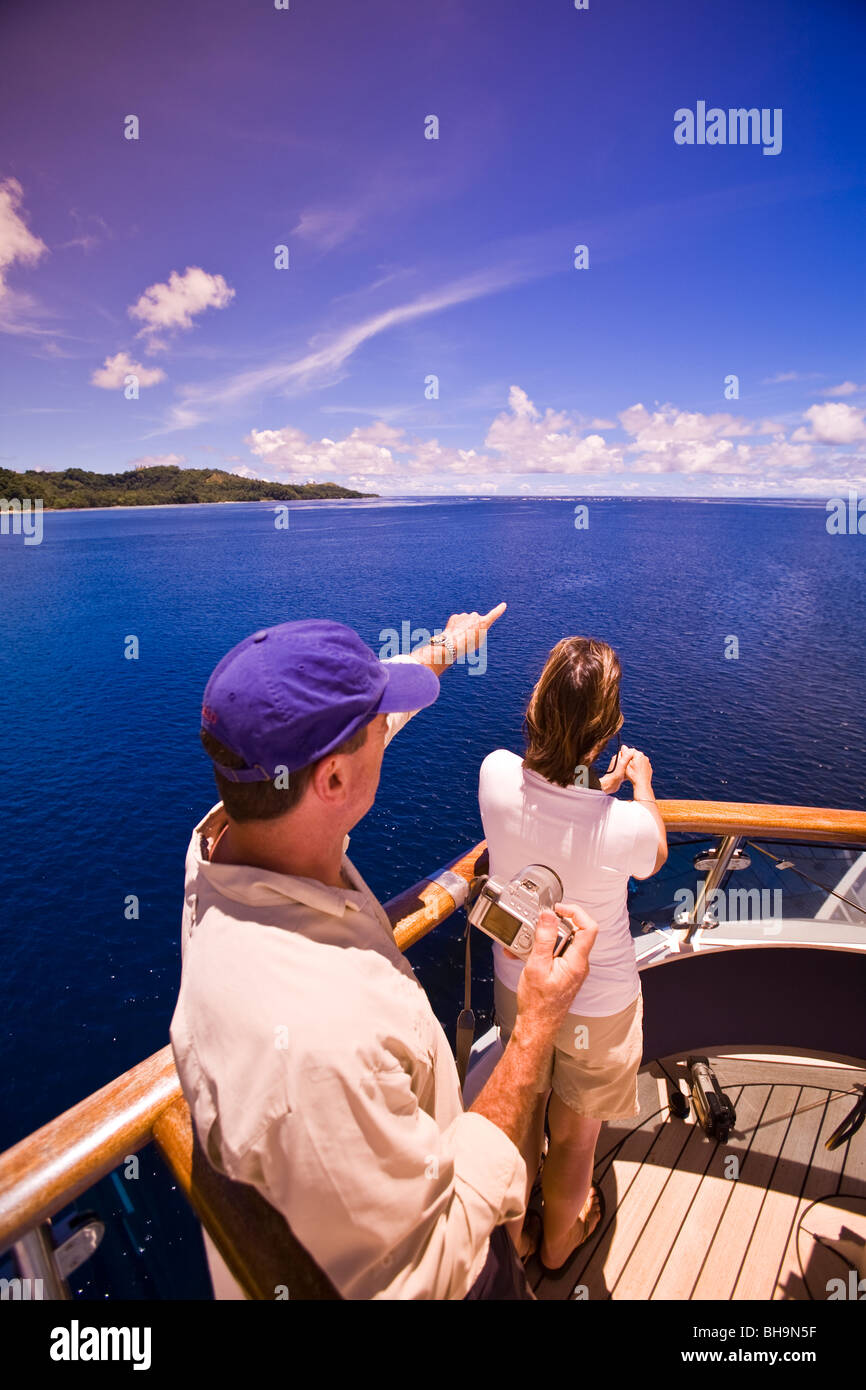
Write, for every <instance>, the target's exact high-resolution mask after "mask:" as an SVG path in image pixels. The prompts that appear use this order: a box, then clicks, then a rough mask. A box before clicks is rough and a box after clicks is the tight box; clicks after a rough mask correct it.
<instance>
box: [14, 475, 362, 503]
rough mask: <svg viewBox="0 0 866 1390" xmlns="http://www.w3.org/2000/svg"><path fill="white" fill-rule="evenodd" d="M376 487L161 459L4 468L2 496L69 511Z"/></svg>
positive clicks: (294, 497) (337, 493) (289, 498)
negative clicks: (43, 469)
mask: <svg viewBox="0 0 866 1390" xmlns="http://www.w3.org/2000/svg"><path fill="white" fill-rule="evenodd" d="M377 495H378V494H377V493H375V492H353V491H352V489H351V488H348V487H339V486H338V485H337V484H336V483H298V484H295V483H268V482H265V481H264V480H262V479H259V478H241V477H239V476H238V474H237V473H226V472H224V471H223V470H222V469H221V468H180V467H179V466H178V465H177V464H158V465H156V466H155V467H153V468H133V469H131V470H130V471H129V472H128V473H88V472H87V471H86V470H85V469H83V468H64V469H63V471H62V472H58V473H36V472H33V471H32V470H28V471H27V472H26V473H13V472H12V470H11V469H9V468H0V498H6V499H7V501H8V500H11V499H12V498H13V497H17V498H19V499H20V500H21V501H24V499H25V498H29V499H30V500H31V501H32V502H35V501H36V499H37V498H41V500H42V505H43V507H47V508H50V509H52V510H68V509H70V508H75V507H156V506H167V507H171V506H177V505H179V504H183V503H187V502H295V501H307V500H309V499H316V498H326V497H376V496H377Z"/></svg>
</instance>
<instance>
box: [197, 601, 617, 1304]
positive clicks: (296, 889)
mask: <svg viewBox="0 0 866 1390" xmlns="http://www.w3.org/2000/svg"><path fill="white" fill-rule="evenodd" d="M504 610H505V604H500V605H499V606H498V607H497V608H494V609H492V610H491V612H489V613H487V614H486V615H485V616H483V617H482V616H480V615H479V614H478V613H470V614H466V613H463V614H455V615H454V616H452V617H451V618H450V619H449V621H448V624H447V626H446V628H445V630H444V633H443V634H442V635H441V636H438V637H434V638H433V639H432V640H431V642H430V643H429V644H428V645H427V646H426V647H424V648H422V649H420V650H419V651H416V652H413V653H412V654H411V656H406V657H396V658H393V659H392V660H390V661H386V662H381V661H379V660H378V658H377V657H376V656H375V654H374V653H373V652H372V651H371V650H370V648H369V647H367V646H366V645H365V644H364V643H363V642H362V641H361V639H360V638H359V637H358V636H357V634H356V633H354V632H352V630H351V629H350V628H347V627H344V626H343V625H342V624H340V623H333V622H326V621H321V620H311V621H308V622H294V623H283V624H282V625H280V626H278V627H273V628H267V629H265V630H263V631H261V632H257V633H255V634H254V635H253V636H251V637H248V638H246V639H245V640H244V641H243V642H241V643H239V645H238V646H236V647H234V648H233V649H232V651H230V652H229V653H228V655H227V656H225V657H224V658H223V660H222V661H221V662H220V663H219V665H218V666H217V667H216V669H215V671H214V672H213V674H212V676H211V678H210V680H209V682H208V685H207V689H206V691H205V696H204V704H203V708H202V735H201V736H202V742H203V744H204V746H205V748H206V750H207V752H208V753H209V755H210V757H211V759H212V761H213V764H214V773H215V777H216V782H217V788H218V790H219V792H220V795H221V797H222V801H221V802H220V803H219V804H218V805H217V806H216V807H215V808H214V809H213V810H212V811H210V812H209V813H208V815H207V816H206V817H205V818H204V820H203V821H202V822H201V824H200V825H198V826H197V827H196V829H195V831H194V832H193V836H192V840H191V842H190V846H189V850H188V853H187V861H186V893H185V906H184V916H183V936H182V944H183V973H182V979H181V988H180V995H179V998H178V1003H177V1008H176V1010H175V1014H174V1018H173V1020H172V1026H171V1041H172V1046H173V1048H174V1055H175V1060H176V1063H177V1069H178V1073H179V1075H180V1079H181V1084H182V1086H183V1091H184V1095H185V1097H186V1100H187V1102H188V1104H189V1107H190V1110H191V1112H192V1117H193V1122H194V1125H195V1129H196V1133H197V1135H198V1138H199V1141H200V1143H201V1145H202V1147H203V1149H204V1151H205V1153H206V1154H207V1156H208V1157H209V1159H210V1161H211V1163H212V1164H213V1165H214V1167H216V1168H217V1169H219V1170H220V1171H222V1172H224V1173H225V1174H227V1175H228V1176H229V1177H230V1178H233V1179H236V1180H238V1181H240V1182H244V1183H249V1184H251V1185H252V1186H254V1187H255V1188H256V1189H257V1190H258V1191H259V1192H260V1193H261V1194H262V1196H263V1197H264V1198H265V1199H266V1200H267V1201H268V1202H269V1203H270V1204H271V1206H273V1207H275V1208H276V1209H277V1211H279V1212H280V1213H281V1214H282V1215H283V1217H284V1218H285V1220H286V1222H287V1223H288V1225H289V1227H290V1229H291V1231H292V1233H293V1234H294V1236H295V1237H296V1238H297V1240H298V1241H299V1242H300V1243H301V1245H302V1246H303V1247H304V1248H305V1250H306V1251H307V1252H308V1253H309V1255H310V1256H311V1258H312V1260H313V1261H315V1263H316V1264H317V1265H318V1267H319V1269H321V1270H323V1271H324V1273H325V1274H326V1275H327V1276H328V1278H329V1280H330V1281H331V1283H332V1284H333V1285H334V1287H335V1288H336V1289H337V1291H338V1292H339V1293H340V1294H341V1295H342V1296H343V1297H344V1298H354V1299H368V1298H382V1299H462V1298H470V1299H481V1298H484V1299H532V1298H533V1294H532V1292H531V1290H530V1289H529V1287H528V1285H527V1283H526V1279H525V1275H524V1274H523V1267H522V1265H521V1263H520V1261H519V1260H518V1259H517V1256H516V1253H515V1251H514V1247H513V1245H512V1244H511V1241H510V1239H509V1237H508V1235H507V1232H506V1230H505V1224H504V1223H506V1222H508V1221H511V1220H513V1219H514V1218H515V1217H518V1216H520V1215H521V1213H522V1212H523V1211H524V1209H525V1205H526V1168H525V1164H524V1161H523V1159H522V1157H521V1154H520V1144H521V1141H522V1139H523V1137H524V1135H525V1133H526V1131H527V1128H528V1125H529V1123H530V1120H531V1117H532V1114H533V1110H534V1106H535V1101H536V1087H535V1082H536V1077H537V1075H538V1074H539V1072H540V1070H541V1068H542V1067H543V1066H544V1065H545V1062H546V1061H547V1059H548V1057H549V1054H550V1052H551V1050H552V1047H553V1040H554V1037H555V1035H556V1032H557V1029H558V1027H559V1025H560V1023H561V1021H562V1019H563V1018H564V1017H565V1014H566V1012H567V1010H568V1006H569V1004H570V1003H571V1001H572V1000H573V998H574V995H575V993H576V992H577V990H578V989H579V988H580V985H581V984H582V983H583V980H584V979H585V978H586V975H587V973H588V960H587V958H588V955H589V951H590V949H591V946H592V943H593V941H594V939H595V925H594V923H593V922H592V919H591V918H589V917H588V916H587V914H586V913H585V912H583V911H582V909H580V908H575V907H572V906H570V905H569V906H562V905H561V906H560V907H559V908H558V911H560V913H561V915H563V916H567V917H568V918H569V919H570V921H571V923H572V924H573V925H574V927H575V928H576V931H575V937H574V940H573V941H572V943H571V945H570V946H569V947H568V948H567V950H566V951H564V952H563V953H562V954H561V955H560V956H558V957H556V958H554V956H553V947H554V941H555V937H556V918H555V917H554V915H553V914H552V913H547V914H543V915H542V918H541V922H540V925H539V929H538V932H537V934H536V945H535V950H534V952H533V954H532V956H530V958H529V960H528V962H527V965H526V968H525V969H524V971H523V974H522V975H521V981H520V990H519V992H518V1016H517V1021H516V1023H515V1026H514V1030H513V1032H512V1034H511V1037H510V1040H509V1042H508V1046H507V1047H506V1049H505V1052H504V1055H503V1057H502V1059H501V1060H500V1062H499V1064H498V1065H497V1067H496V1068H495V1070H494V1072H493V1073H492V1075H491V1077H490V1079H489V1080H488V1081H487V1083H486V1085H485V1086H484V1089H483V1090H482V1091H481V1093H480V1094H479V1096H478V1098H477V1099H476V1100H475V1102H474V1104H473V1105H472V1107H471V1109H470V1110H468V1111H464V1109H463V1102H462V1098H461V1093H460V1084H459V1080H458V1076H457V1069H456V1065H455V1062H454V1057H453V1055H452V1052H451V1049H450V1047H449V1045H448V1042H447V1039H446V1037H445V1034H444V1033H443V1031H442V1028H441V1026H440V1024H439V1023H438V1021H437V1019H436V1017H435V1015H434V1014H433V1011H432V1009H431V1007H430V1004H429V1002H428V1000H427V997H426V995H425V993H424V991H423V989H422V988H421V986H420V984H419V983H418V981H417V979H416V978H415V975H414V972H413V971H412V969H411V967H410V965H409V963H408V961H407V960H406V959H405V957H404V956H403V955H402V953H401V952H400V950H399V949H398V948H397V946H396V944H395V942H394V937H393V933H392V929H391V925H390V923H389V921H388V918H387V916H386V914H385V912H384V909H383V908H382V907H381V905H380V904H379V902H378V901H377V900H376V898H375V897H374V895H373V893H372V892H371V891H370V889H369V888H368V887H367V885H366V883H365V882H364V880H363V879H362V878H361V876H360V874H359V873H358V871H357V870H356V869H355V868H354V866H353V865H352V863H351V862H350V860H349V859H348V858H347V857H346V847H347V845H348V832H349V831H350V830H351V829H352V827H353V826H355V825H357V823H358V821H360V820H361V819H362V817H363V816H364V815H366V813H367V811H369V809H370V807H371V806H372V805H373V802H374V799H375V795H376V788H377V786H378V783H379V772H380V768H381V764H382V754H383V752H384V749H385V747H386V745H387V744H388V743H389V742H390V740H391V739H392V738H393V736H394V734H395V733H397V731H398V730H399V729H401V728H402V727H403V726H404V725H405V724H406V723H407V721H408V720H409V719H410V718H411V717H412V715H413V714H414V713H417V712H418V711H419V710H421V709H423V708H425V707H426V706H427V705H430V704H432V703H433V701H434V700H435V699H436V697H437V695H438V693H439V676H440V675H441V674H442V672H443V671H445V670H446V669H447V668H448V666H449V665H451V664H453V662H454V661H455V659H457V657H458V656H461V655H465V654H469V653H473V652H474V651H475V649H476V648H477V647H478V646H479V644H480V643H482V642H485V641H486V634H487V630H488V629H489V627H490V626H491V625H492V623H494V622H495V621H496V619H497V618H499V617H500V616H501V614H502V613H503V612H504ZM206 1245H207V1249H208V1257H209V1261H210V1265H211V1272H212V1276H213V1278H214V1286H215V1290H216V1291H217V1295H218V1296H224V1297H233V1296H234V1297H239V1296H241V1295H240V1291H239V1289H238V1286H237V1285H233V1283H232V1281H231V1280H230V1277H229V1276H228V1273H227V1271H226V1269H225V1266H224V1265H223V1264H222V1261H221V1260H220V1259H219V1257H218V1256H217V1254H216V1251H215V1250H214V1248H213V1246H212V1245H211V1244H210V1242H209V1241H207V1239H206Z"/></svg>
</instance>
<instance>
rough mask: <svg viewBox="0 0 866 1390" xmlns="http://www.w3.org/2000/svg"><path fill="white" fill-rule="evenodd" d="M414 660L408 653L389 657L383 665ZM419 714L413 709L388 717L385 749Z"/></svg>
mask: <svg viewBox="0 0 866 1390" xmlns="http://www.w3.org/2000/svg"><path fill="white" fill-rule="evenodd" d="M412 660H414V658H413V657H411V656H409V655H408V654H407V653H402V654H401V655H400V656H389V657H386V658H385V660H384V661H383V663H382V664H383V666H389V665H390V664H391V663H392V662H398V661H403V662H405V661H412ZM417 713H418V711H417V710H416V709H413V710H407V711H406V712H405V713H402V714H389V715H388V717H387V725H386V728H385V747H386V748H387V747H388V744H389V743H390V742H391V739H392V738H393V737H394V735H395V734H399V732H400V730H401V729H405V727H406V725H407V724H408V723H409V720H410V719H414V717H415V715H416V714H417Z"/></svg>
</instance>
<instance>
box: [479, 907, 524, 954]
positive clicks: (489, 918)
mask: <svg viewBox="0 0 866 1390" xmlns="http://www.w3.org/2000/svg"><path fill="white" fill-rule="evenodd" d="M522 926H523V923H522V922H521V920H520V918H519V917H513V916H512V914H511V913H510V912H503V910H502V908H501V907H497V906H496V904H495V903H491V904H490V906H489V907H488V909H487V911H486V912H485V914H484V930H485V931H486V932H490V934H491V936H495V937H496V939H497V941H501V942H502V944H503V946H510V945H511V943H512V941H513V940H514V938H515V936H516V935H517V933H518V932H519V931H520V928H521V927H522Z"/></svg>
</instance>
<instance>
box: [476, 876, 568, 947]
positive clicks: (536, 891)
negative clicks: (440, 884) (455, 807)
mask: <svg viewBox="0 0 866 1390" xmlns="http://www.w3.org/2000/svg"><path fill="white" fill-rule="evenodd" d="M562 893H563V888H562V881H561V879H560V877H559V875H558V874H556V873H554V871H553V869H548V868H547V866H546V865H545V864H528V865H527V867H526V868H525V869H521V870H520V873H519V874H516V875H515V877H514V878H511V879H508V880H507V882H500V881H499V880H498V879H496V878H493V877H492V876H491V877H490V878H488V879H487V881H486V882H485V883H484V885H483V887H482V889H481V892H480V893H479V895H478V897H477V898H476V900H475V903H474V905H473V907H472V909H471V911H470V913H469V921H470V922H471V923H472V924H473V926H476V927H479V928H480V929H481V931H483V932H486V933H487V935H488V936H492V937H493V940H494V941H498V942H499V943H500V945H502V946H507V948H508V950H509V951H511V952H513V954H514V955H515V956H520V957H521V958H522V959H524V960H525V958H526V957H527V956H528V955H529V954H530V952H531V951H532V945H533V942H534V941H535V929H536V927H537V926H538V918H539V915H540V914H541V913H542V912H544V911H547V910H550V911H551V912H552V911H553V904H554V903H558V902H561V901H562ZM558 921H559V930H558V932H557V937H556V945H555V947H554V950H553V954H554V955H555V956H558V955H560V954H561V953H562V952H563V951H564V950H565V948H566V946H567V945H568V943H569V941H571V939H572V937H573V936H574V929H573V928H572V927H571V926H570V925H568V924H567V923H565V922H563V921H562V919H561V918H559V919H558Z"/></svg>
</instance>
